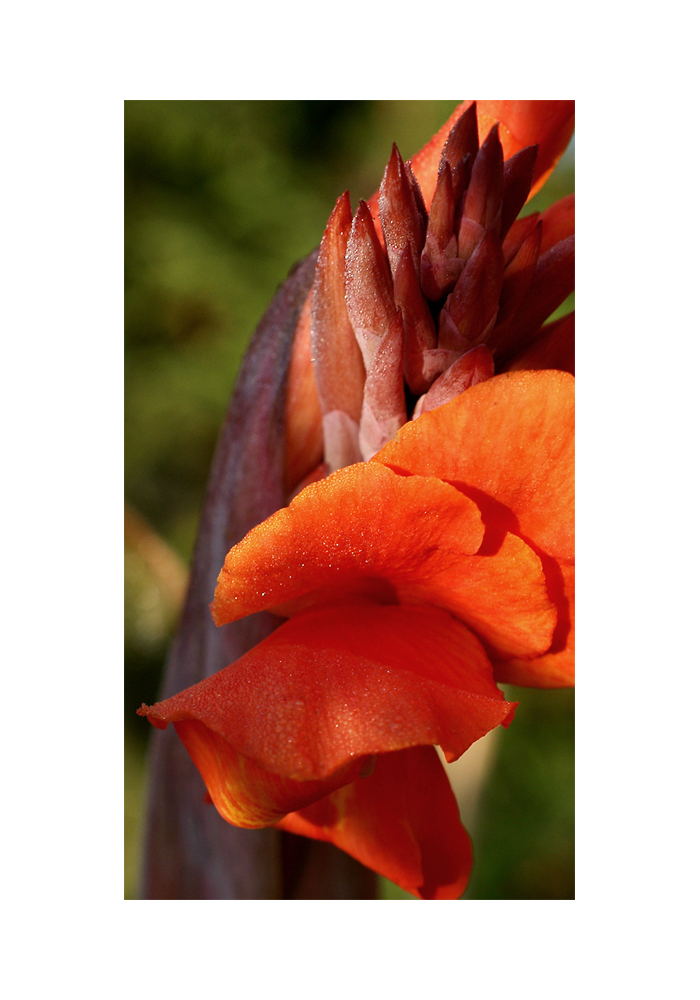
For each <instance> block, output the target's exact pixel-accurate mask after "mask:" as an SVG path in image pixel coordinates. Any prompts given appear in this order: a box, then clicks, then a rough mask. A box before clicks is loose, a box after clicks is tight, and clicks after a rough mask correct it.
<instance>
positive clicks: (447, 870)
mask: <svg viewBox="0 0 700 1000" xmlns="http://www.w3.org/2000/svg"><path fill="white" fill-rule="evenodd" d="M278 826H279V828H280V829H282V830H288V831H289V832H291V833H298V834H301V835H303V836H305V837H313V838H314V839H316V840H326V841H330V842H331V843H333V844H336V846H338V847H340V848H341V850H343V851H345V852H346V853H348V854H350V855H352V856H353V857H354V858H356V859H357V860H358V861H360V862H361V863H362V864H364V865H366V866H367V867H368V868H372V869H373V870H374V871H376V872H379V874H381V875H384V876H385V877H386V878H388V879H391V881H392V882H395V883H396V884H397V885H400V886H401V888H402V889H405V890H406V891H407V892H412V893H414V895H416V896H419V897H420V898H421V899H458V898H459V897H460V896H461V895H462V893H463V892H464V890H465V889H466V887H467V883H468V881H469V875H470V873H471V868H472V850H471V842H470V840H469V836H468V834H467V833H466V831H465V830H464V828H463V827H462V825H461V823H460V820H459V811H458V809H457V803H456V802H455V798H454V795H453V793H452V789H451V788H450V785H449V781H448V779H447V775H446V774H445V771H444V769H443V767H442V765H441V764H440V761H439V760H438V758H437V755H436V753H435V751H434V750H433V748H432V747H415V748H412V749H408V750H401V751H399V752H398V753H389V754H382V755H381V756H379V757H377V760H376V764H375V767H374V770H373V772H372V774H370V775H369V776H368V777H364V778H360V779H359V780H358V781H355V782H353V783H352V784H351V785H346V786H345V787H344V788H341V789H339V790H338V791H337V792H334V793H333V794H332V795H329V796H326V797H325V798H324V799H321V800H320V801H319V802H316V803H315V804H314V805H312V806H309V807H308V808H306V809H304V810H302V811H301V812H296V813H291V814H290V815H289V816H287V817H286V818H285V819H284V820H282V822H281V823H279V824H278Z"/></svg>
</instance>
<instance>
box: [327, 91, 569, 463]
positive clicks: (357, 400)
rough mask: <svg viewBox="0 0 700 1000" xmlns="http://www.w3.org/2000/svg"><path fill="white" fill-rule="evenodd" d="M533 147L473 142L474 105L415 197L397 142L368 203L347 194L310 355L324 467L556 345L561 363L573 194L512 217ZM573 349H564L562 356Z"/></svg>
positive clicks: (525, 187)
mask: <svg viewBox="0 0 700 1000" xmlns="http://www.w3.org/2000/svg"><path fill="white" fill-rule="evenodd" d="M537 151H538V148H537V146H536V145H532V146H527V147H526V148H524V149H521V150H519V151H518V152H517V153H515V155H514V156H511V157H510V158H509V159H507V160H505V161H504V155H503V147H502V145H501V141H500V139H499V134H498V126H497V125H494V126H493V128H491V130H490V131H489V132H488V134H487V135H486V137H485V138H484V141H483V142H482V143H481V144H479V133H478V122H477V113H476V103H472V104H471V105H470V106H469V107H468V108H467V109H466V110H465V111H464V113H463V114H462V115H461V117H460V118H459V119H458V121H457V122H456V124H455V125H454V127H453V129H452V131H451V132H450V134H449V136H448V139H447V142H446V143H445V145H444V148H443V150H442V156H441V159H440V163H439V167H438V172H437V185H436V188H435V193H434V195H433V197H432V201H431V203H430V204H429V205H426V199H425V198H424V196H423V193H422V191H421V188H420V185H419V183H418V181H417V180H416V177H415V175H414V172H413V170H412V168H411V163H410V161H409V162H406V163H404V162H403V161H402V159H401V155H400V153H399V151H398V149H397V147H396V145H394V147H393V150H392V153H391V157H390V159H389V163H388V165H387V168H386V171H385V173H384V178H383V180H382V184H381V187H380V190H379V195H378V198H377V199H376V201H375V205H376V207H377V209H378V212H377V214H378V219H377V218H376V217H375V216H374V215H373V212H372V207H371V204H367V203H366V202H364V201H361V202H360V204H359V207H358V209H357V212H356V213H355V216H354V217H353V216H352V212H351V208H350V199H349V195H348V193H347V192H346V193H345V194H344V195H342V196H341V197H340V198H339V199H338V202H337V203H336V206H335V209H334V211H333V213H332V215H331V217H330V220H329V222H328V225H327V227H326V231H325V233H324V236H323V241H322V243H321V248H320V251H319V257H318V263H317V266H316V274H315V279H314V288H313V303H312V312H311V350H312V361H313V365H314V374H315V378H316V385H317V389H318V395H319V400H320V404H321V410H322V414H323V437H324V458H325V471H329V472H332V471H334V470H336V469H338V468H341V467H343V466H346V465H350V464H352V463H354V462H358V461H367V460H368V459H369V458H371V457H372V456H373V455H374V454H375V453H376V452H377V451H378V450H379V449H380V448H381V447H382V446H383V445H384V444H386V443H387V442H388V441H390V440H391V439H392V438H393V437H394V435H395V434H396V432H397V431H398V429H399V428H400V427H401V426H402V425H403V424H405V423H406V422H407V421H408V420H410V419H412V418H415V417H417V416H419V415H420V414H421V413H425V412H426V411H428V410H431V409H433V408H435V407H437V406H440V405H442V404H443V403H446V402H448V401H449V400H450V399H452V398H453V397H454V396H456V395H458V394H459V393H461V392H463V391H464V390H465V389H467V388H469V387H470V386H472V385H474V384H476V383H478V382H481V381H484V380H485V379H488V378H490V377H492V376H493V375H494V374H497V373H500V372H504V371H507V370H509V369H515V368H520V367H525V366H526V364H527V362H526V357H527V356H529V355H531V354H532V352H533V351H536V350H537V349H538V347H540V346H541V345H543V344H547V345H549V350H550V351H551V349H552V348H551V345H552V342H553V338H554V342H555V344H556V351H558V353H559V355H561V356H563V357H564V361H563V362H560V363H558V364H553V365H552V367H564V368H569V362H572V361H573V322H572V319H573V318H572V317H571V318H570V317H566V319H565V320H564V321H559V322H558V323H554V324H550V325H549V326H545V325H544V324H545V321H546V320H547V318H548V317H549V316H550V315H551V313H552V312H553V311H554V310H555V309H556V308H557V307H558V306H559V305H560V304H561V303H562V302H563V301H564V299H566V297H567V296H568V295H569V294H570V293H571V292H572V291H573V286H574V237H573V235H569V233H570V232H571V231H572V228H573V227H572V225H571V222H572V216H573V199H564V201H563V202H559V203H558V204H557V206H555V208H554V210H553V211H552V212H549V213H548V212H544V213H543V214H542V215H540V214H539V213H533V214H531V215H529V216H526V217H524V218H518V215H519V213H520V210H521V209H522V208H523V206H524V204H525V202H526V201H527V199H528V196H529V195H530V192H531V187H532V184H533V178H534V176H535V164H536V160H537ZM569 355H571V357H569Z"/></svg>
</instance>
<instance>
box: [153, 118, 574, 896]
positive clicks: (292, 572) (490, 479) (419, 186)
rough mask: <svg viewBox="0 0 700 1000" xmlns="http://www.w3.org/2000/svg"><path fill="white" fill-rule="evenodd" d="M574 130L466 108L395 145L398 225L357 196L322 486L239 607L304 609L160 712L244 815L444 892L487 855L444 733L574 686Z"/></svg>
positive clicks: (307, 463) (326, 365) (467, 742)
mask: <svg viewBox="0 0 700 1000" xmlns="http://www.w3.org/2000/svg"><path fill="white" fill-rule="evenodd" d="M499 122H500V125H499V124H498V123H499ZM572 129H573V102H517V101H515V102H465V103H464V105H461V106H460V108H459V109H458V110H457V112H456V113H455V115H454V116H453V118H452V119H450V121H449V122H448V123H447V126H446V127H445V129H444V130H443V131H442V132H441V133H439V134H438V136H437V137H435V139H434V140H432V141H431V143H429V144H428V145H427V146H426V147H425V149H424V150H423V151H422V152H421V153H420V154H418V155H417V156H416V157H415V158H414V167H415V169H414V168H413V167H412V165H411V164H410V163H404V162H403V161H402V160H401V157H400V154H399V153H398V150H397V149H396V147H394V150H393V152H392V155H391V158H390V161H389V164H388V166H387V170H386V173H385V176H384V180H383V181H382V185H381V187H380V190H379V193H378V196H377V198H376V200H373V201H374V204H375V205H376V212H377V216H376V217H375V216H374V215H373V211H372V204H373V202H370V203H368V204H365V203H362V202H361V203H360V205H359V207H358V210H357V212H356V213H355V215H354V217H353V216H352V213H351V210H350V203H349V198H348V196H347V194H346V195H343V196H342V197H341V198H340V199H339V200H338V203H337V205H336V208H335V210H334V212H333V214H332V215H331V218H330V220H329V223H328V226H327V228H326V232H325V234H324V238H323V241H322V243H321V247H320V251H319V254H318V260H317V263H316V267H315V274H314V280H313V288H312V291H311V292H310V295H309V298H308V299H307V304H306V306H305V307H304V308H301V309H300V310H299V319H298V321H297V324H296V333H295V347H294V356H293V359H292V362H291V371H292V373H295V375H296V379H297V384H298V385H300V386H303V388H302V389H301V390H300V391H299V393H298V394H297V396H296V399H297V402H299V403H300V405H299V406H298V409H297V413H296V415H294V414H293V413H290V409H289V400H290V399H291V398H293V396H294V386H292V391H290V393H289V394H288V396H287V404H288V405H287V413H288V418H287V437H288V439H289V435H290V425H293V426H294V429H295V431H294V433H295V436H296V437H297V439H298V440H299V441H301V442H303V445H302V446H301V447H300V448H299V449H297V450H296V452H295V453H294V455H293V456H291V457H290V454H289V452H288V453H287V455H286V456H285V458H286V469H287V472H286V479H287V486H288V488H289V491H290V493H292V494H295V495H293V497H292V499H291V500H290V502H289V503H288V505H287V506H284V507H281V508H280V509H279V510H278V511H277V512H276V513H274V514H272V515H271V516H270V517H268V518H267V519H266V520H264V521H263V522H262V523H260V524H258V525H257V526H255V527H253V528H252V530H250V531H249V532H248V533H247V534H246V535H245V537H244V538H242V540H241V541H239V542H238V544H235V545H234V546H233V548H231V549H230V551H229V552H228V555H227V556H226V559H225V562H224V566H223V569H222V570H221V572H220V574H219V578H218V583H217V587H216V592H215V595H214V601H213V603H212V616H213V619H214V621H215V623H216V625H217V626H228V624H229V623H231V622H235V621H239V620H241V619H246V618H247V617H248V616H251V615H254V614H255V613H257V612H261V611H267V612H272V613H273V614H275V615H277V616H279V618H280V619H286V621H284V622H283V623H282V624H280V625H279V627H277V628H276V629H275V630H274V631H272V633H271V634H270V635H268V637H267V638H264V639H263V640H262V641H261V642H259V643H258V644H257V645H254V646H253V648H252V649H249V651H248V652H245V653H244V654H243V655H242V656H240V657H239V658H238V659H236V661H235V662H233V663H231V664H230V665H229V666H228V667H226V668H225V669H223V670H219V671H218V672H216V673H214V674H212V676H210V677H207V678H205V679H204V680H201V681H200V682H199V683H197V684H195V685H193V686H191V687H189V688H187V689H186V690H184V691H182V692H181V693H179V694H175V695H174V696H172V697H170V698H168V699H167V700H165V701H163V702H160V703H158V704H156V705H155V706H153V707H151V708H147V707H146V706H144V707H143V708H142V709H141V710H140V713H141V714H142V715H146V716H147V717H148V719H149V720H150V721H151V723H152V724H153V725H155V726H156V727H157V728H165V727H166V726H167V725H168V723H170V722H172V723H173V725H174V728H175V730H176V731H177V734H178V736H179V737H180V739H181V741H182V742H183V743H184V745H185V747H186V748H187V750H188V752H189V754H190V756H191V758H192V759H193V761H194V763H195V764H196V765H197V768H198V769H199V771H200V773H201V775H202V777H203V778H204V781H205V783H206V786H207V789H208V793H209V795H210V797H211V800H212V801H213V803H214V805H215V806H216V808H217V810H218V811H219V813H220V814H221V815H222V816H223V817H224V818H225V819H226V820H227V821H228V822H229V823H231V824H233V825H235V826H238V827H243V828H248V829H256V828H263V827H269V826H275V827H276V828H277V829H281V830H286V831H289V832H292V833H297V834H302V835H304V836H306V837H310V838H312V839H315V840H321V841H323V840H325V841H330V842H332V843H333V844H335V845H336V846H338V847H340V848H341V849H342V850H344V851H346V852H347V853H348V854H350V855H351V856H352V857H354V858H356V859H357V860H359V861H360V862H362V863H363V864H364V865H366V866H367V867H369V868H371V869H373V870H374V871H377V872H379V873H381V874H383V875H385V876H386V877H388V878H390V879H392V880H393V881H394V882H396V883H397V884H399V885H400V886H402V887H403V888H404V889H406V890H408V891H410V892H412V893H414V894H415V895H417V896H419V897H421V898H426V899H454V898H458V897H459V896H460V895H461V894H462V892H463V891H464V889H465V888H466V885H467V882H468V879H469V875H470V871H471V866H472V854H471V845H470V841H469V837H468V835H467V833H466V831H465V830H464V829H463V827H462V826H461V823H460V820H459V813H458V809H457V805H456V802H455V799H454V796H453V793H452V791H451V789H450V786H449V782H448V780H447V777H446V774H445V772H444V769H443V767H442V765H441V763H440V760H439V758H438V756H437V753H436V750H435V747H436V746H439V747H440V748H441V749H442V751H443V753H444V756H445V759H446V760H447V761H448V763H449V762H451V761H454V760H456V759H457V758H458V757H460V756H461V755H462V754H463V753H464V752H465V751H466V750H467V749H468V748H469V746H471V745H472V743H474V742H475V741H476V740H478V739H480V738H481V737H482V736H484V735H485V734H486V733H487V732H489V731H490V730H491V729H493V728H495V727H496V726H499V725H502V726H508V725H509V724H510V722H511V721H512V719H513V716H514V712H515V707H516V706H515V704H513V703H509V702H507V701H506V700H505V699H504V696H503V693H502V692H501V690H500V688H499V687H498V686H497V684H498V683H510V684H522V685H527V686H533V687H559V686H566V685H570V684H573V566H574V550H573V420H574V403H573V384H574V379H573V371H572V361H573V348H572V344H573V323H572V321H571V320H570V319H569V318H567V319H565V320H560V321H557V322H555V323H552V324H549V325H547V320H548V318H549V316H550V315H551V313H552V312H553V311H554V309H556V308H557V307H558V306H559V305H560V304H561V302H562V301H563V300H564V299H565V298H566V296H567V295H568V294H569V292H570V291H571V290H572V287H573V206H572V204H571V202H570V200H568V199H565V201H564V203H560V204H559V205H558V206H554V207H553V209H551V210H550V211H548V212H546V213H543V214H542V216H540V215H531V216H529V217H527V216H526V217H525V218H518V216H519V213H520V210H521V208H522V207H523V205H524V203H525V201H526V199H527V197H528V196H529V194H530V193H531V191H532V190H533V188H534V187H536V186H537V185H539V184H540V183H541V182H543V181H544V179H545V178H546V176H548V174H549V173H550V172H551V169H552V168H553V166H554V163H555V162H556V160H557V159H558V157H559V155H561V153H562V152H563V150H564V148H565V147H566V145H567V143H568V140H569V138H570V135H571V132H572ZM538 141H539V143H540V145H539V149H538V148H537V147H536V146H534V145H531V143H533V142H538ZM310 359H313V360H312V361H311V360H310ZM309 364H312V365H313V374H314V377H315V385H316V387H317V396H316V397H315V396H314V394H313V393H310V392H309V382H308V376H307V373H308V368H309ZM303 400H305V402H304V403H303V405H302V403H301V402H300V401H303ZM295 421H296V422H295ZM321 439H322V453H321V455H320V456H319V454H318V451H319V441H320V440H321ZM319 457H320V458H321V462H320V464H318V459H319ZM302 478H303V479H304V482H301V483H299V480H300V479H302ZM305 483H306V484H307V485H305ZM253 620H254V619H251V621H253Z"/></svg>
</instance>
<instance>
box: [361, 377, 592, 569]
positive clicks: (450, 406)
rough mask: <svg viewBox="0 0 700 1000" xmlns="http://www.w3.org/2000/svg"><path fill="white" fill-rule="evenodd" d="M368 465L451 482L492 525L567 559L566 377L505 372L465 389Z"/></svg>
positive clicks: (570, 458) (569, 386)
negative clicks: (444, 445) (467, 495)
mask: <svg viewBox="0 0 700 1000" xmlns="http://www.w3.org/2000/svg"><path fill="white" fill-rule="evenodd" d="M439 442H447V446H446V447H440V446H439V444H438V443H439ZM372 462H373V463H379V462H381V463H383V464H385V465H387V466H390V467H391V468H392V469H395V470H397V471H399V472H405V473H414V474H417V475H421V476H438V477H439V478H440V479H444V480H446V481H447V482H450V483H453V484H454V485H455V486H457V487H458V488H461V489H465V490H466V491H467V492H468V493H469V495H470V496H472V497H473V498H474V499H475V500H477V502H478V503H480V505H481V506H482V510H483V511H484V512H485V516H486V519H487V522H488V521H489V519H492V520H493V521H498V522H499V523H500V525H501V526H502V527H503V528H506V529H507V530H509V531H512V532H515V533H516V534H518V535H520V536H521V537H522V538H524V539H525V540H526V541H529V542H533V543H534V544H535V545H537V546H538V547H539V548H540V549H542V550H543V551H544V552H546V553H547V554H549V555H552V556H554V557H555V558H561V559H565V560H571V559H573V537H574V535H573V531H574V523H573V518H574V379H573V378H572V377H571V376H570V375H568V374H565V373H563V372H553V371H542V372H532V371H523V372H513V373H510V372H509V373H506V374H504V375H497V376H496V377H495V378H492V379H489V380H488V381H487V382H481V383H480V384H479V385H475V386H472V387H471V388H470V389H467V390H466V392H464V393H462V395H461V396H458V397H457V398H456V399H453V400H452V401H451V402H449V403H446V404H445V405H444V406H441V407H438V409H436V410H431V411H430V412H429V413H425V414H423V415H422V416H421V417H419V418H418V419H417V420H414V421H412V422H411V423H409V424H406V425H405V426H404V427H402V428H401V430H400V431H399V433H398V434H397V435H396V437H395V438H394V440H393V441H390V442H389V444H387V445H385V446H384V448H382V450H381V451H380V452H378V454H377V455H375V457H374V458H373V459H372ZM370 464H371V463H370ZM489 501H491V502H490V503H489ZM493 501H495V503H494V502H493ZM487 508H488V510H487Z"/></svg>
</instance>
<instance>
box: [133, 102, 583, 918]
mask: <svg viewBox="0 0 700 1000" xmlns="http://www.w3.org/2000/svg"><path fill="white" fill-rule="evenodd" d="M457 103H458V100H455V101H126V102H125V370H126V384H125V421H126V426H125V452H126V462H125V494H126V502H127V524H126V548H125V581H126V582H125V633H126V634H125V651H126V671H125V745H126V751H125V794H126V798H125V897H126V898H127V899H133V898H136V894H137V873H138V857H139V844H140V836H141V830H142V805H143V790H144V755H145V750H146V744H147V739H148V730H149V726H148V724H147V723H146V722H145V721H144V720H143V719H140V718H138V717H137V716H136V714H135V711H136V708H138V706H139V705H141V703H142V702H144V701H145V702H148V703H152V702H153V701H154V700H155V699H156V695H157V690H158V684H159V679H160V674H161V670H162V667H163V662H164V659H165V656H166V654H167V649H168V644H169V642H170V639H171V636H172V633H173V629H174V626H175V624H176V617H177V612H176V608H177V604H178V601H179V595H180V593H181V588H182V586H183V585H184V578H185V573H186V566H187V564H188V561H189V558H190V555H191V552H192V548H193V545H194V539H195V534H196V529H197V521H198V516H199V509H200V506H201V503H202V500H203V497H204V490H205V485H206V479H207V475H208V471H209V465H210V462H211V458H212V454H213V450H214V446H215V443H216V438H217V434H218V431H219V427H220V424H221V421H222V418H223V414H224V410H225V407H226V404H227V401H228V398H229V396H230V393H231V390H232V387H233V384H234V382H235V378H236V372H237V370H238V366H239V363H240V361H241V358H242V356H243V353H244V352H245V349H246V345H247V343H248V341H249V340H250V337H251V335H252V333H253V331H254V329H255V327H256V325H257V323H258V321H259V320H260V318H261V316H262V314H263V312H264V310H265V308H266V306H267V305H268V303H269V301H270V299H271V298H272V296H273V294H274V292H275V290H276V288H277V286H278V285H279V284H280V282H281V281H283V280H284V278H285V277H286V275H287V273H288V271H289V269H290V267H291V266H292V265H293V264H294V263H295V262H296V261H297V260H298V259H299V258H301V257H303V256H305V255H306V254H308V253H309V252H310V251H311V250H312V249H313V248H314V247H315V246H317V245H318V243H319V242H320V239H321V235H322V233H323V229H324V226H325V223H326V221H327V219H328V216H329V215H330V212H331V210H332V208H333V205H334V204H335V201H336V199H337V197H338V196H339V194H341V193H342V192H343V191H344V190H346V189H349V190H350V196H351V200H352V204H353V208H354V207H356V205H357V201H358V199H359V198H367V197H369V196H370V195H371V194H372V193H373V192H374V191H375V190H376V188H377V187H378V185H379V182H380V180H381V176H382V173H383V170H384V166H385V164H386V161H387V159H388V157H389V154H390V152H391V144H392V142H396V143H397V145H398V147H399V150H400V151H401V154H402V156H403V157H404V159H407V158H409V157H410V156H412V155H413V154H414V153H416V152H417V151H418V149H420V147H421V146H422V145H423V144H424V143H425V142H426V141H427V139H429V138H430V136H432V135H433V133H434V132H435V131H437V129H438V128H439V127H440V126H441V125H442V124H443V123H444V121H445V120H446V118H447V117H448V116H449V114H451V112H452V111H453V110H454V108H455V106H456V105H457ZM573 181H574V176H573V156H572V155H571V153H569V154H567V155H566V156H565V157H564V159H563V160H562V162H561V164H560V166H559V168H558V169H557V171H556V172H555V174H554V175H553V176H552V178H551V179H550V181H549V182H548V184H547V186H546V187H545V189H544V190H543V191H542V192H541V193H540V194H539V195H538V196H537V198H536V199H534V200H533V201H532V202H531V203H530V204H529V205H528V206H527V209H526V210H527V211H532V210H534V209H538V210H541V209H542V208H544V207H546V205H547V204H549V203H551V202H552V201H554V200H556V199H557V198H559V197H562V196H563V195H564V194H568V193H569V192H570V191H572V190H573ZM507 696H508V697H510V698H511V699H512V700H518V701H519V702H520V707H519V708H518V711H517V713H516V719H515V722H514V723H513V725H512V726H511V727H510V729H509V730H508V731H507V733H504V734H503V738H502V739H500V741H499V744H498V752H497V756H496V762H495V765H494V769H493V772H492V774H491V777H490V779H489V780H488V781H487V782H486V784H485V788H484V793H483V797H482V801H481V807H480V810H479V814H478V820H477V822H476V824H472V826H471V828H470V833H471V834H472V838H473V840H474V849H475V859H476V863H475V869H474V875H473V877H472V882H471V884H470V886H469V889H468V891H467V894H466V896H465V898H467V899H573V898H574V845H573V841H574V791H573V787H574V698H573V692H572V691H555V692H551V691H550V692H537V691H526V690H522V689H517V690H515V689H513V690H510V691H508V692H507ZM383 893H384V897H385V898H389V899H404V898H412V897H408V896H407V895H406V894H404V893H402V892H401V890H399V889H397V888H396V887H394V886H392V885H390V884H389V883H385V885H384V889H383Z"/></svg>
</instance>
